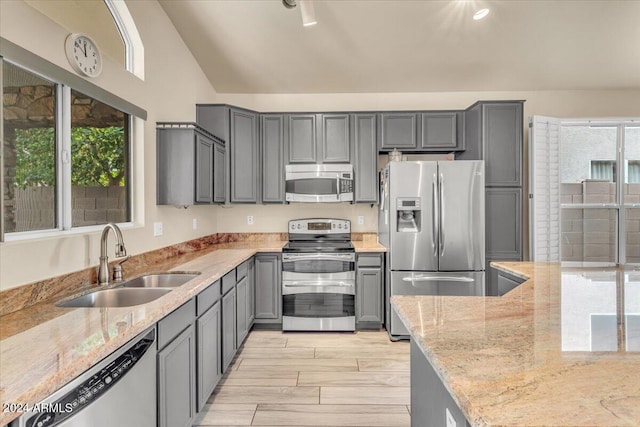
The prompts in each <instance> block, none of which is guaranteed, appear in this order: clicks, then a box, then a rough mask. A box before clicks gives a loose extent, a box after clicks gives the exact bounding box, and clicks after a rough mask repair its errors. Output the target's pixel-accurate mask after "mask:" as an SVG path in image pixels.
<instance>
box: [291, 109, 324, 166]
mask: <svg viewBox="0 0 640 427" xmlns="http://www.w3.org/2000/svg"><path fill="white" fill-rule="evenodd" d="M287 121H288V123H289V126H288V135H287V136H288V138H287V147H288V150H287V152H288V153H289V158H288V163H316V161H317V160H318V157H317V147H318V131H317V122H316V114H289V115H287Z"/></svg>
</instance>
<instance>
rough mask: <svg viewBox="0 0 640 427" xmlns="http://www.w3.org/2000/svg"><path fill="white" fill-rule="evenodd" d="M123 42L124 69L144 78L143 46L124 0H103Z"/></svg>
mask: <svg viewBox="0 0 640 427" xmlns="http://www.w3.org/2000/svg"><path fill="white" fill-rule="evenodd" d="M104 3H105V4H106V5H107V8H108V9H109V12H111V16H113V20H114V22H115V24H116V27H117V28H118V31H119V32H120V36H121V37H122V41H123V42H124V51H125V52H124V58H125V63H124V66H125V69H127V70H128V71H130V72H132V73H133V74H135V75H136V76H137V77H139V78H140V79H142V80H144V46H143V45H142V39H141V38H140V34H139V33H138V29H137V28H136V24H135V22H133V18H132V17H131V13H129V9H128V8H127V5H126V4H125V2H124V0H104Z"/></svg>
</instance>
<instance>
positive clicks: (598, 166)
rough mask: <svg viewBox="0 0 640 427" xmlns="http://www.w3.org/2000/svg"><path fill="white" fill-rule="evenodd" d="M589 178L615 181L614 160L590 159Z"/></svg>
mask: <svg viewBox="0 0 640 427" xmlns="http://www.w3.org/2000/svg"><path fill="white" fill-rule="evenodd" d="M590 175H591V179H601V180H604V181H610V182H616V181H617V179H616V161H615V160H591V174H590Z"/></svg>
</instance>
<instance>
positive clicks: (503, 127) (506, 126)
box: [456, 101, 523, 187]
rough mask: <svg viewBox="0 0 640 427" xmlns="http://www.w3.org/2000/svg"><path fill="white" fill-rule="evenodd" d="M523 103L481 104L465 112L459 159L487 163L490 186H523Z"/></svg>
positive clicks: (496, 102) (495, 102) (487, 183)
mask: <svg viewBox="0 0 640 427" xmlns="http://www.w3.org/2000/svg"><path fill="white" fill-rule="evenodd" d="M522 120H523V119H522V101H487V102H484V101H483V102H478V103H476V104H474V105H472V106H471V107H469V109H468V110H467V111H466V112H465V138H466V141H465V143H466V150H465V151H464V152H463V153H460V155H459V156H457V157H456V158H457V159H460V160H484V161H485V171H486V177H485V185H486V186H487V187H520V186H522V132H523V128H522Z"/></svg>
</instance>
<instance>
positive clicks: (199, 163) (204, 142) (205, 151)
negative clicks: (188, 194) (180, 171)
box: [196, 132, 213, 203]
mask: <svg viewBox="0 0 640 427" xmlns="http://www.w3.org/2000/svg"><path fill="white" fill-rule="evenodd" d="M211 202H213V141H212V140H211V139H209V138H207V137H205V136H203V135H202V134H200V133H198V132H196V203H211Z"/></svg>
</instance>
